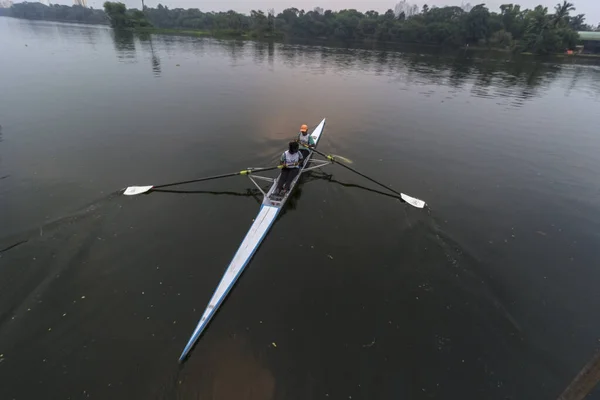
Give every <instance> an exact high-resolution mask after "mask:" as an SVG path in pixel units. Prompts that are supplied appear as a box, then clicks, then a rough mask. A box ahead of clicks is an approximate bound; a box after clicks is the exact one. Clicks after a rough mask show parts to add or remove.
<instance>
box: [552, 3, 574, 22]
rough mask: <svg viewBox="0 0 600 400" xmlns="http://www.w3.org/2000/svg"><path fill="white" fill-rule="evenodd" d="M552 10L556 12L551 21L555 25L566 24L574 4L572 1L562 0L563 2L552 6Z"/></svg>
mask: <svg viewBox="0 0 600 400" xmlns="http://www.w3.org/2000/svg"><path fill="white" fill-rule="evenodd" d="M554 10H555V11H556V13H555V14H554V18H553V19H552V23H553V24H554V26H555V27H556V26H558V25H566V23H567V21H568V18H569V12H571V11H574V10H575V6H574V5H573V4H572V3H569V2H567V0H563V3H562V4H560V3H558V4H557V5H556V6H555V7H554Z"/></svg>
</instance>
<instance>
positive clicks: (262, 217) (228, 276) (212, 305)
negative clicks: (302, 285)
mask: <svg viewBox="0 0 600 400" xmlns="http://www.w3.org/2000/svg"><path fill="white" fill-rule="evenodd" d="M324 127H325V119H323V121H321V123H320V124H319V125H318V126H317V127H316V128H315V129H314V130H313V132H312V133H311V135H312V137H313V138H314V139H315V143H316V144H318V142H319V139H320V138H321V135H322V133H323V129H324ZM311 157H312V152H311V153H310V154H309V156H308V159H309V160H310V158H311ZM306 166H308V162H307V163H305V164H304V167H303V168H302V170H301V171H300V173H299V174H298V175H297V176H296V177H295V178H294V180H293V181H292V184H291V186H290V190H289V191H288V192H287V193H286V195H285V196H284V197H283V198H277V199H274V198H272V194H273V192H274V190H275V188H276V187H277V181H278V179H279V178H278V179H275V181H274V182H273V185H271V189H270V190H269V191H268V192H267V194H266V196H264V199H263V203H262V206H261V208H260V211H259V213H258V216H257V217H256V219H255V220H254V223H252V226H251V227H250V230H249V231H248V233H247V234H246V237H245V238H244V240H243V241H242V244H241V245H240V247H239V248H238V250H237V252H236V253H235V255H234V256H233V259H232V260H231V263H229V266H228V267H227V270H226V271H225V274H223V277H222V278H221V282H219V286H217V289H216V290H215V293H214V294H213V296H212V298H211V299H210V302H209V303H208V306H207V307H206V310H204V314H202V318H200V321H199V322H198V325H197V326H196V329H195V330H194V333H193V334H192V336H191V337H190V340H189V341H188V343H187V345H186V346H185V348H184V350H183V352H182V353H181V356H180V357H179V361H180V362H181V361H183V360H185V358H186V357H187V356H188V354H189V352H190V350H192V348H193V347H194V344H195V343H196V341H197V340H198V338H199V337H200V335H202V332H203V331H204V330H205V329H206V326H207V325H208V324H209V322H210V320H211V319H212V317H213V316H214V315H215V313H216V312H217V310H218V309H219V307H220V306H221V304H222V303H223V301H224V300H225V298H226V297H227V295H228V294H229V292H230V291H231V289H232V288H233V286H234V285H235V282H236V281H237V280H238V278H239V277H240V275H241V274H242V272H243V271H244V268H245V267H246V266H247V265H248V263H249V262H250V260H251V259H252V256H253V255H254V253H255V252H256V250H257V249H258V247H259V246H260V244H261V243H262V241H263V239H264V238H265V236H266V235H267V233H268V232H269V229H270V228H271V226H272V225H273V223H274V222H275V219H276V218H277V215H278V214H279V211H281V209H282V208H283V206H284V205H285V203H286V201H287V199H288V198H289V196H290V194H291V192H292V191H293V189H294V187H295V186H296V183H297V182H298V180H299V179H300V176H301V175H302V172H303V170H304V168H305V167H306Z"/></svg>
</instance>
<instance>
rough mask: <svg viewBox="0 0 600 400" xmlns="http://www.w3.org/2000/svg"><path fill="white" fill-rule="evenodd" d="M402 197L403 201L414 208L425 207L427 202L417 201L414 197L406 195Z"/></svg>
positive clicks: (402, 194) (401, 195)
mask: <svg viewBox="0 0 600 400" xmlns="http://www.w3.org/2000/svg"><path fill="white" fill-rule="evenodd" d="M400 197H402V200H404V201H405V202H407V203H408V204H410V205H411V206H413V207H417V208H423V207H425V202H424V201H423V200H419V199H415V198H414V197H410V196H408V195H406V194H404V193H401V194H400Z"/></svg>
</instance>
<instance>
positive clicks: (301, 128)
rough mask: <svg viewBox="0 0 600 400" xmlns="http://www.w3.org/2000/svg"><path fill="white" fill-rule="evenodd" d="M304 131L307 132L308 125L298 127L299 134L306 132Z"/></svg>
mask: <svg viewBox="0 0 600 400" xmlns="http://www.w3.org/2000/svg"><path fill="white" fill-rule="evenodd" d="M306 131H308V125H302V126H301V127H300V132H306Z"/></svg>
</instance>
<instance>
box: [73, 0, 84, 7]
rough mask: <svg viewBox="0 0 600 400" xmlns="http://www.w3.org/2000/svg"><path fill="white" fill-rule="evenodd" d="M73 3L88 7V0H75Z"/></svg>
mask: <svg viewBox="0 0 600 400" xmlns="http://www.w3.org/2000/svg"><path fill="white" fill-rule="evenodd" d="M73 5H74V6H81V7H86V8H87V6H88V5H87V0H73Z"/></svg>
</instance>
